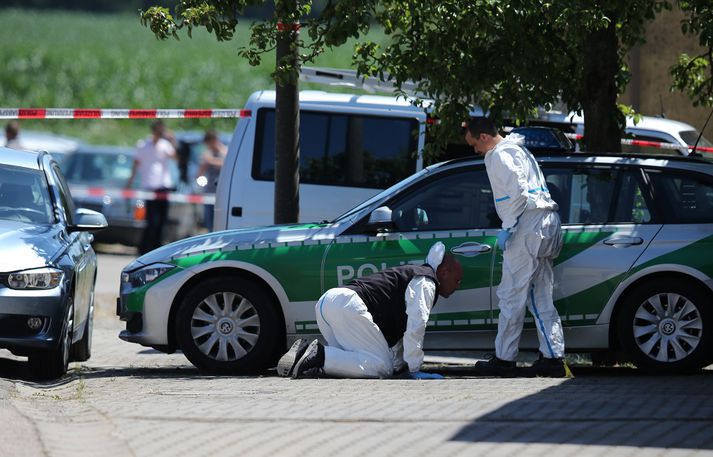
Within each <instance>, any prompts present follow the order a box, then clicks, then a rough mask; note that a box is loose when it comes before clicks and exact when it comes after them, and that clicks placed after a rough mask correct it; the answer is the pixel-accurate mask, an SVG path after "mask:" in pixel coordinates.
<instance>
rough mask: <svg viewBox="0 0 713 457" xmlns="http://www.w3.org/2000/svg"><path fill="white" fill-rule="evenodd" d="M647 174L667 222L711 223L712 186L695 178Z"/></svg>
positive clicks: (712, 183)
mask: <svg viewBox="0 0 713 457" xmlns="http://www.w3.org/2000/svg"><path fill="white" fill-rule="evenodd" d="M649 174H650V176H651V181H652V183H653V186H654V190H655V192H656V198H657V199H658V200H660V201H661V204H660V205H659V207H661V208H662V210H663V211H664V217H665V218H666V221H667V222H669V223H674V224H685V223H713V182H711V181H710V180H709V179H707V178H704V177H701V176H698V175H687V174H678V173H668V172H666V173H663V172H649Z"/></svg>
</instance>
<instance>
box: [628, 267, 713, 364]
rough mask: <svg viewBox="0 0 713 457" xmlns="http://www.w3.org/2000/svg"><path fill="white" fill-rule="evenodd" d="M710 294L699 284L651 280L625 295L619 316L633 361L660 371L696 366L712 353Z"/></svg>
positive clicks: (707, 360)
mask: <svg viewBox="0 0 713 457" xmlns="http://www.w3.org/2000/svg"><path fill="white" fill-rule="evenodd" d="M709 304H710V294H708V293H706V291H704V290H703V289H702V288H701V287H700V286H698V285H697V284H694V283H691V282H688V281H681V280H673V279H665V280H657V281H650V282H647V283H645V284H643V285H641V286H640V287H637V288H636V289H635V290H633V291H632V293H631V294H630V295H629V296H628V297H627V299H626V301H625V303H624V304H623V305H624V306H623V307H622V308H621V311H620V313H619V318H618V320H617V322H618V327H617V332H618V336H619V341H620V343H621V346H622V348H623V349H624V351H625V352H626V354H627V355H628V356H629V357H630V358H631V360H632V362H634V364H635V365H636V366H637V367H639V368H641V369H644V370H646V371H649V372H657V373H662V372H665V373H669V372H681V371H693V370H698V369H700V368H702V367H704V366H706V365H707V364H708V362H709V361H710V357H711V341H712V340H711V334H712V333H713V321H712V320H711V319H712V318H713V314H712V313H711V309H710V306H709Z"/></svg>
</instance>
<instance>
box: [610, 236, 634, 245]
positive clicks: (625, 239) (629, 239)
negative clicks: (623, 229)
mask: <svg viewBox="0 0 713 457" xmlns="http://www.w3.org/2000/svg"><path fill="white" fill-rule="evenodd" d="M643 242H644V239H643V238H641V237H638V236H620V237H613V238H607V239H606V240H604V244H606V245H607V246H620V245H627V246H632V245H635V244H641V243H643Z"/></svg>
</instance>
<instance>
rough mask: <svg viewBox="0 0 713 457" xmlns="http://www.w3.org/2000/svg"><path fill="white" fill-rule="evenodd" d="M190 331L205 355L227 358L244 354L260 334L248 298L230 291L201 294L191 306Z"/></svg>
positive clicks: (226, 359)
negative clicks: (195, 304) (196, 304)
mask: <svg viewBox="0 0 713 457" xmlns="http://www.w3.org/2000/svg"><path fill="white" fill-rule="evenodd" d="M191 335H192V337H193V341H194V343H195V345H196V347H197V348H198V349H199V350H200V351H201V352H202V353H203V354H205V355H206V356H208V357H210V358H211V359H214V360H217V361H220V362H230V361H234V360H238V359H240V358H242V357H243V356H245V355H246V354H247V353H248V352H250V350H252V348H253V347H254V346H255V344H257V342H258V339H259V338H260V317H259V316H258V313H257V310H256V309H255V307H254V306H253V304H252V303H250V301H249V300H247V299H246V298H245V297H242V296H240V295H238V294H236V293H233V292H219V293H215V294H212V295H209V296H208V297H206V298H204V299H203V300H202V301H201V302H200V303H199V304H198V306H196V308H195V309H194V310H193V316H192V318H191Z"/></svg>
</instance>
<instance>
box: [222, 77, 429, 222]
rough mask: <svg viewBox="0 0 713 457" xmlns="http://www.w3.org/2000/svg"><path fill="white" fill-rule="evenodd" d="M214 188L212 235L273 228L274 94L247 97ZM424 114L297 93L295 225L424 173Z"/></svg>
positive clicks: (404, 104) (389, 103) (358, 99)
mask: <svg viewBox="0 0 713 457" xmlns="http://www.w3.org/2000/svg"><path fill="white" fill-rule="evenodd" d="M248 112H249V116H247V117H242V118H241V119H240V120H239V121H238V124H237V126H236V128H235V132H234V133H233V138H232V140H231V142H230V146H229V149H228V156H227V158H226V160H225V163H224V165H223V168H222V170H221V174H220V179H219V181H218V189H217V191H216V204H215V216H214V227H215V230H224V229H233V228H240V227H250V226H257V225H270V224H272V223H273V219H274V218H273V214H274V190H275V182H274V166H275V156H274V153H275V92H274V91H260V92H256V93H254V94H252V95H251V96H250V98H249V99H248V101H247V104H246V106H245V110H244V113H248ZM425 121H426V114H425V113H424V111H423V109H420V108H417V107H414V106H413V105H411V104H410V103H409V102H408V101H407V100H404V99H403V98H398V99H397V98H396V97H382V96H374V95H353V94H335V93H327V92H321V91H302V92H300V221H303V222H319V221H322V220H326V219H333V218H335V217H337V216H339V215H340V214H341V213H343V212H345V211H347V210H348V209H350V208H352V207H354V206H356V205H357V204H359V203H360V202H362V201H364V200H366V199H368V198H369V197H371V196H373V195H376V194H377V193H378V192H380V191H381V190H383V189H386V188H387V187H389V186H391V185H392V184H395V183H397V182H399V181H401V180H402V179H404V178H406V177H407V176H410V175H412V174H413V173H415V172H416V171H418V170H420V169H421V168H423V159H422V154H421V151H422V150H423V146H424V138H425Z"/></svg>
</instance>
